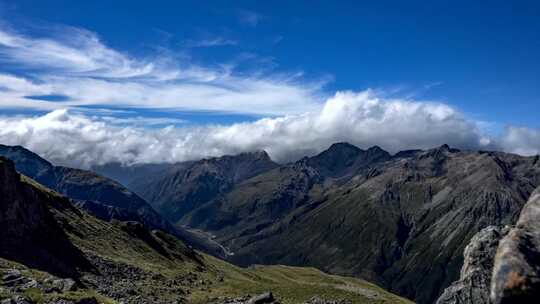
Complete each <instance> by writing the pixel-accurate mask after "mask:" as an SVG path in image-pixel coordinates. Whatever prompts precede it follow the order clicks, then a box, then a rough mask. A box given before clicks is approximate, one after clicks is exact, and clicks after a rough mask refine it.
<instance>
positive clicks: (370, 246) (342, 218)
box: [138, 143, 540, 303]
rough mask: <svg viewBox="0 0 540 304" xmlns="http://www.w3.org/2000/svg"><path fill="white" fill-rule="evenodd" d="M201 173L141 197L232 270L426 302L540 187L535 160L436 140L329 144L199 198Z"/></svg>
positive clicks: (538, 165)
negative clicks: (291, 272) (339, 280)
mask: <svg viewBox="0 0 540 304" xmlns="http://www.w3.org/2000/svg"><path fill="white" fill-rule="evenodd" d="M218 161H219V160H217V159H216V160H213V162H218ZM209 174H210V175H211V176H210V177H208V176H207V177H206V178H205V179H204V181H203V182H201V183H200V181H199V180H197V179H194V180H187V179H179V180H178V181H179V183H177V184H176V185H174V184H173V185H170V186H168V188H167V189H182V193H183V194H182V196H177V197H176V198H175V199H174V200H170V201H166V199H163V197H167V195H166V193H165V192H162V194H163V196H162V198H161V199H160V202H158V203H156V201H155V199H154V198H152V197H150V196H149V197H147V199H149V202H150V203H151V204H153V205H155V206H158V210H161V212H168V210H171V209H160V208H159V206H160V205H175V206H176V207H172V208H176V210H177V211H178V210H180V212H177V213H175V218H174V220H175V221H176V222H177V223H178V224H179V225H182V226H186V227H191V228H196V229H200V230H202V231H206V232H207V233H209V234H211V235H213V236H214V240H215V241H216V242H218V243H220V244H222V245H223V246H225V247H227V248H228V250H230V251H231V252H233V253H234V255H231V256H229V259H230V260H231V261H233V262H235V263H237V264H241V265H250V264H254V263H260V264H288V265H299V266H314V267H317V268H320V269H323V270H325V271H329V272H331V273H336V274H342V275H353V276H358V277H362V278H365V279H368V280H370V281H374V282H377V283H378V284H380V285H382V286H384V287H386V288H388V289H390V290H392V291H394V292H396V293H398V294H400V295H403V296H406V297H408V298H410V299H414V300H415V301H417V302H418V303H433V302H434V301H436V299H437V298H438V297H439V296H440V294H441V293H442V292H443V290H444V289H445V288H446V287H448V286H449V285H450V284H451V283H452V282H454V281H455V280H457V279H458V277H459V273H460V269H461V268H462V265H463V251H464V249H465V247H466V246H467V244H468V243H469V242H470V240H471V238H472V237H473V236H474V235H475V234H476V233H477V232H479V231H481V230H482V229H484V228H486V227H488V226H490V225H494V226H504V225H512V224H514V223H515V222H516V220H517V218H518V216H519V214H520V211H521V209H522V208H523V206H524V205H525V202H526V201H527V199H528V198H529V196H530V194H531V193H532V191H533V190H534V189H535V188H536V187H537V186H538V185H540V161H539V157H538V156H536V157H521V156H518V155H513V154H505V153H499V152H484V151H460V150H457V149H452V148H450V147H448V146H446V145H444V146H441V147H438V148H435V149H431V150H427V151H420V150H412V151H403V152H399V153H397V154H395V155H390V154H389V153H388V152H386V151H384V150H382V149H381V148H379V147H372V148H370V149H367V150H362V149H359V148H357V147H354V146H352V145H349V144H347V143H338V144H334V145H332V146H331V147H330V148H329V149H328V150H326V151H324V152H322V153H321V154H319V155H316V156H313V157H306V158H304V159H301V160H299V161H297V162H294V163H290V164H285V165H281V166H279V167H277V168H274V169H271V170H266V171H264V172H262V173H260V174H257V175H255V176H253V177H250V178H246V179H243V180H240V181H238V182H236V183H232V184H227V186H226V187H223V188H220V190H219V191H214V192H212V195H210V196H205V197H200V196H199V194H198V193H199V192H197V191H196V190H194V191H191V189H200V187H206V185H208V183H210V181H212V180H215V179H217V178H218V177H219V176H220V175H219V174H214V173H212V172H211V173H209ZM168 180H169V181H171V182H174V178H172V176H171V177H170V178H169V179H168ZM138 187H139V188H142V187H143V186H141V185H139V186H138ZM146 188H149V189H150V188H152V187H151V185H148V186H147V187H146ZM174 191H176V190H174ZM181 198H184V199H181ZM194 201H196V202H197V203H195V204H194V203H193V202H194ZM275 244H279V246H276V245H275Z"/></svg>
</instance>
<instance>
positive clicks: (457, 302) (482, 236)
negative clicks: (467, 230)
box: [437, 188, 540, 304]
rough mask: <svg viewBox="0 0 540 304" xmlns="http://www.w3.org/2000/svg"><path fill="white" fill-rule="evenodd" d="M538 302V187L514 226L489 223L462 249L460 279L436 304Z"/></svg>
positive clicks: (539, 272)
mask: <svg viewBox="0 0 540 304" xmlns="http://www.w3.org/2000/svg"><path fill="white" fill-rule="evenodd" d="M473 303H474V304H508V303H523V304H527V303H531V304H532V303H540V188H538V189H536V191H534V193H533V194H532V195H531V198H530V199H529V201H528V202H527V204H525V206H524V207H523V210H522V211H521V214H520V216H519V220H518V222H517V224H516V226H515V227H514V228H511V229H510V228H509V227H504V228H501V227H495V226H490V227H487V228H485V229H483V230H482V231H480V232H479V233H477V234H476V235H475V236H474V237H473V238H472V239H471V242H470V243H469V245H468V246H467V247H466V248H465V252H464V265H463V267H462V269H461V275H460V279H459V280H458V281H456V282H454V283H453V284H452V285H451V286H450V287H448V288H446V290H445V291H444V292H443V294H442V295H441V296H440V298H439V299H438V301H437V304H473Z"/></svg>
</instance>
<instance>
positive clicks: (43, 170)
mask: <svg viewBox="0 0 540 304" xmlns="http://www.w3.org/2000/svg"><path fill="white" fill-rule="evenodd" d="M0 155H2V156H4V157H7V158H9V159H11V160H13V162H14V163H15V167H16V169H17V171H19V172H21V173H22V174H24V175H26V176H28V177H30V178H32V179H34V180H36V181H37V182H39V183H40V184H42V185H44V186H46V187H48V188H50V189H53V190H55V191H57V192H59V193H61V194H64V195H66V196H68V197H70V198H72V199H74V200H83V201H86V200H88V201H94V202H100V203H103V204H105V205H109V206H113V207H117V208H121V209H125V210H126V212H128V213H130V214H133V215H137V218H136V219H133V220H138V221H140V222H142V223H144V224H145V225H147V226H148V227H150V228H158V229H163V230H166V225H167V223H166V222H165V221H164V220H163V219H162V217H161V216H160V215H159V214H158V213H157V212H155V211H154V210H153V209H152V207H151V206H150V205H149V204H148V203H147V202H146V201H144V200H143V199H142V198H140V197H139V196H138V195H136V194H135V193H133V192H131V191H129V190H128V189H127V188H125V187H124V186H122V185H120V184H119V183H117V182H115V181H113V180H111V179H108V178H105V177H102V176H99V175H97V174H95V173H93V172H91V171H86V170H80V169H74V168H67V167H60V166H53V165H52V164H51V163H49V162H47V161H46V160H44V159H43V158H41V157H39V156H38V155H37V154H35V153H33V152H31V151H29V150H27V149H25V148H23V147H20V146H14V147H11V146H4V145H0Z"/></svg>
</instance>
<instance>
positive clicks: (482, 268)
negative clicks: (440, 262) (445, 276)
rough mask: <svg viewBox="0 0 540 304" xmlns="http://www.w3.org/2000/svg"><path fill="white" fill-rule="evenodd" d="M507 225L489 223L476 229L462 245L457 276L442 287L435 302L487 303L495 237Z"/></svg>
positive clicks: (496, 240)
mask: <svg viewBox="0 0 540 304" xmlns="http://www.w3.org/2000/svg"><path fill="white" fill-rule="evenodd" d="M509 229H510V228H509V227H503V228H500V227H495V226H489V227H487V228H484V229H482V230H481V231H480V232H478V233H477V234H476V235H475V236H474V237H473V238H472V239H471V242H470V243H469V245H467V247H466V248H465V252H464V254H463V255H464V262H463V267H462V268H461V273H460V276H459V280H458V281H456V282H454V283H452V285H450V287H448V288H446V289H445V291H444V292H443V294H442V295H441V296H440V297H439V299H438V300H437V304H466V303H470V304H472V303H477V304H490V303H491V302H490V298H489V297H490V295H489V293H490V286H491V273H492V272H493V262H494V259H495V254H496V253H497V248H498V246H499V241H500V240H501V238H503V237H504V236H505V235H506V234H508V231H509Z"/></svg>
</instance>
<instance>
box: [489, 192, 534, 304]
mask: <svg viewBox="0 0 540 304" xmlns="http://www.w3.org/2000/svg"><path fill="white" fill-rule="evenodd" d="M538 299H540V188H538V189H536V191H535V192H534V193H533V195H532V196H531V198H530V200H529V201H528V202H527V204H526V205H525V207H524V208H523V210H522V211H521V215H520V216H519V220H518V222H517V224H516V226H515V227H514V228H513V229H511V230H510V232H509V233H508V234H507V235H506V236H505V237H504V238H503V239H502V240H501V241H500V244H499V248H498V249H497V255H496V257H495V261H494V266H493V277H492V281H491V300H492V303H494V304H506V303H533V302H537V301H538Z"/></svg>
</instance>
